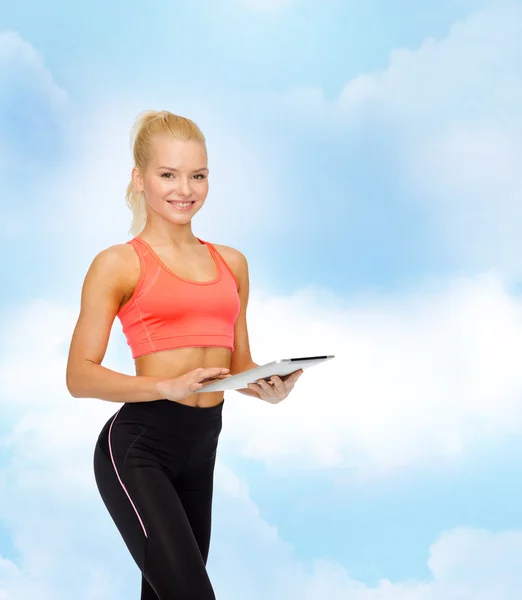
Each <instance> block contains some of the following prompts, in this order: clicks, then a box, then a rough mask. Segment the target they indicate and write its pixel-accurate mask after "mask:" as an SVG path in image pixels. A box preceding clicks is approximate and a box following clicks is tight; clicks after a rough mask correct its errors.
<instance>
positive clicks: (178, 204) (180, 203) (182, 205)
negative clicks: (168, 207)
mask: <svg viewBox="0 0 522 600" xmlns="http://www.w3.org/2000/svg"><path fill="white" fill-rule="evenodd" d="M169 202H170V204H175V205H176V206H181V207H182V208H186V207H187V206H190V205H191V204H192V202H172V201H170V200H169Z"/></svg>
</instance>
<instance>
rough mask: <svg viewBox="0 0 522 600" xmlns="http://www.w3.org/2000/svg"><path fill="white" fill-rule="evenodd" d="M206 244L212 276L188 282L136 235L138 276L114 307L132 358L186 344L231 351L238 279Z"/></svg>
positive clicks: (185, 345) (220, 257)
mask: <svg viewBox="0 0 522 600" xmlns="http://www.w3.org/2000/svg"><path fill="white" fill-rule="evenodd" d="M197 240H198V241H199V242H200V243H201V244H206V246H207V247H208V249H209V251H210V254H211V255H212V258H213V259H214V263H215V265H216V267H217V270H218V272H217V276H216V278H215V279H213V280H211V281H190V280H188V279H184V278H183V277H180V276H179V275H176V274H175V273H174V272H172V271H171V270H170V269H169V268H168V267H167V266H166V265H165V264H164V263H163V262H162V261H161V260H160V258H159V256H158V255H157V254H156V253H155V252H154V250H153V249H152V248H151V246H150V245H149V244H148V243H147V242H146V241H145V240H143V239H141V238H140V237H135V238H133V239H132V240H129V241H128V242H127V243H128V244H131V245H132V246H133V247H134V249H135V250H136V252H137V254H138V257H139V261H140V276H139V279H138V282H137V284H136V288H135V290H134V293H133V294H132V296H131V298H130V300H129V301H128V302H127V303H126V304H125V305H124V306H123V308H122V309H121V310H120V311H119V312H118V315H117V316H118V317H119V319H120V321H121V324H122V328H123V333H124V335H125V337H126V339H127V344H128V345H129V347H130V349H131V351H132V357H133V358H137V357H138V356H142V355H144V354H150V353H152V352H159V351H161V350H170V349H173V348H183V347H187V346H220V347H226V348H230V349H231V350H232V351H234V325H235V322H236V319H237V317H238V315H239V310H240V299H239V294H238V287H239V286H238V282H237V279H236V278H235V276H234V274H233V273H232V271H231V269H230V267H229V266H228V265H227V263H226V262H225V260H224V259H223V257H222V256H221V255H220V254H219V252H218V251H217V250H216V249H215V248H214V246H213V245H212V244H211V243H210V242H204V241H203V240H200V239H199V238H197Z"/></svg>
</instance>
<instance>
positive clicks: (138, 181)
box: [131, 167, 143, 192]
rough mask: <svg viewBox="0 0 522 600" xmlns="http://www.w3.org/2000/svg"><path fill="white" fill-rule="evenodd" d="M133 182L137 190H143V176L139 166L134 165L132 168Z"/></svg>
mask: <svg viewBox="0 0 522 600" xmlns="http://www.w3.org/2000/svg"><path fill="white" fill-rule="evenodd" d="M131 177H132V183H134V187H135V188H136V190H137V191H138V192H143V178H142V176H141V173H140V172H139V170H138V167H133V168H132V174H131Z"/></svg>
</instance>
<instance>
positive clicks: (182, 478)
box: [94, 400, 224, 600]
mask: <svg viewBox="0 0 522 600" xmlns="http://www.w3.org/2000/svg"><path fill="white" fill-rule="evenodd" d="M223 404H224V400H222V401H221V403H220V404H218V405H217V406H212V407H207V408H198V407H194V406H188V405H185V404H181V403H179V402H171V401H170V400H156V401H153V402H132V403H131V402H129V403H126V404H124V405H123V406H122V407H121V408H120V410H118V412H116V414H115V415H113V416H112V417H111V418H110V419H109V420H108V421H107V423H106V424H105V425H104V427H103V429H102V431H101V432H100V435H99V437H98V441H97V443H96V447H95V451H94V474H95V478H96V484H97V486H98V489H99V492H100V494H101V497H102V499H103V502H104V503H105V506H106V507H107V509H108V511H109V513H110V515H111V517H112V519H113V521H114V523H115V524H116V527H117V528H118V530H119V532H120V533H121V535H122V537H123V539H124V541H125V544H126V545H127V548H128V549H129V551H130V553H131V555H132V557H133V558H134V560H135V562H136V564H137V565H138V567H139V568H140V570H141V573H142V578H141V582H142V587H141V600H189V599H190V600H214V599H215V595H214V592H213V589H212V585H211V583H210V580H209V577H208V574H207V570H206V563H207V557H208V551H209V546H210V529H211V513H212V491H213V478H214V463H215V460H216V450H217V445H218V438H219V434H220V431H221V425H222V423H221V416H222V409H223Z"/></svg>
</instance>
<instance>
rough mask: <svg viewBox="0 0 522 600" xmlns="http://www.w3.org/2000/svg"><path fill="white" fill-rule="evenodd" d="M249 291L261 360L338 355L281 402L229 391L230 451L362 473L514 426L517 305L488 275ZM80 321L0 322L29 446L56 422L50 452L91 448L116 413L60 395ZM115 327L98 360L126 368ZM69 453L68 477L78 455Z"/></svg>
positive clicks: (0, 368) (460, 450) (0, 370)
mask: <svg viewBox="0 0 522 600" xmlns="http://www.w3.org/2000/svg"><path fill="white" fill-rule="evenodd" d="M253 287H254V291H253V292H252V294H251V300H250V305H249V332H250V336H251V339H252V340H255V343H254V345H253V347H252V350H253V355H254V358H255V359H256V361H257V362H259V363H262V362H266V361H268V360H272V359H274V357H276V356H281V357H283V356H291V355H295V354H299V355H307V354H318V353H333V354H335V355H336V358H335V359H334V360H332V361H330V362H329V363H325V364H323V365H319V366H316V367H313V368H311V369H309V370H306V371H305V373H304V374H303V376H302V377H301V379H300V380H299V381H298V382H297V385H296V387H295V389H294V390H293V392H292V394H291V395H290V397H289V398H288V399H287V400H286V401H285V402H283V403H281V404H279V405H276V406H273V405H270V404H267V403H265V402H260V401H257V400H255V399H252V398H250V397H247V396H243V395H240V394H238V393H236V392H229V393H227V395H226V398H227V402H226V408H225V411H226V435H225V436H224V445H225V448H226V451H227V452H231V453H240V454H243V455H245V456H248V457H251V458H255V459H258V460H261V461H264V462H266V463H267V464H268V465H270V466H271V467H273V468H279V469H286V468H290V469H293V468H310V467H350V469H351V470H353V472H355V473H360V474H361V476H362V473H366V474H368V473H372V472H375V473H377V472H379V471H382V470H389V469H394V468H398V467H406V466H413V465H418V464H426V463H430V462H432V461H440V460H447V459H450V460H454V459H455V458H458V457H460V456H466V455H468V454H469V453H470V452H472V451H473V449H474V447H475V446H476V445H478V444H483V443H495V441H496V440H498V439H499V438H500V437H502V436H503V435H506V434H512V433H519V432H520V431H521V430H522V406H521V403H520V397H521V392H522V376H521V374H520V368H519V361H518V357H519V356H520V355H521V353H522V307H521V305H520V302H519V301H517V300H516V299H514V298H513V297H511V296H510V295H509V293H508V292H507V291H506V290H505V289H504V288H503V287H502V284H501V283H500V281H499V279H498V278H497V277H496V276H495V275H494V274H493V273H492V274H489V275H485V276H483V277H480V278H476V279H466V278H462V279H458V280H455V281H453V282H451V283H450V284H447V285H443V284H442V283H436V284H435V283H426V284H425V286H424V288H423V289H419V290H417V291H409V292H403V293H397V294H395V295H391V296H389V297H388V298H382V297H379V298H377V297H372V296H370V295H360V296H359V297H357V298H353V299H351V300H344V301H343V300H342V299H339V298H336V297H335V296H334V295H333V294H330V293H328V292H326V291H324V290H318V289H314V288H309V289H303V290H301V291H298V292H296V293H295V294H293V295H292V296H290V297H270V296H268V295H267V294H265V293H262V292H259V291H256V287H255V286H253ZM76 316H77V314H76V310H70V309H68V308H65V307H58V306H55V305H53V304H50V303H46V302H43V301H39V302H34V303H32V304H30V305H28V306H25V307H24V308H22V309H20V310H18V311H16V314H14V315H12V316H11V317H9V319H8V320H7V321H6V323H5V324H4V326H3V331H4V335H5V336H6V338H7V339H10V340H11V350H10V354H9V355H7V356H5V357H4V359H3V360H2V363H1V365H0V376H1V381H2V389H3V390H5V392H4V393H5V401H7V402H8V405H7V406H6V409H7V408H9V407H11V408H13V407H17V410H20V411H22V412H21V417H20V420H19V421H18V422H17V424H16V426H14V428H13V431H12V433H11V436H12V438H13V439H16V437H17V436H22V437H25V436H27V435H29V433H31V435H30V436H29V438H28V439H27V443H26V444H25V445H24V446H23V447H24V448H25V450H24V451H27V452H29V453H33V452H34V453H35V454H36V450H37V449H38V448H39V447H41V446H42V445H44V444H43V440H41V439H39V436H40V435H44V436H46V435H51V432H52V431H53V429H56V428H57V427H58V426H59V427H58V429H57V430H56V431H55V433H54V440H55V442H56V445H55V443H54V442H53V443H52V444H51V445H49V444H45V446H46V452H47V453H51V452H58V453H59V452H60V448H61V443H65V441H66V439H67V437H70V436H71V435H74V436H75V437H76V439H77V441H78V442H80V441H81V442H82V443H87V441H88V439H90V438H91V439H92V436H93V435H94V432H95V430H96V428H97V426H98V425H99V422H100V418H101V416H102V415H104V416H105V415H107V417H108V414H107V410H109V409H111V410H112V409H113V407H112V406H110V407H109V408H108V407H107V403H102V402H96V401H86V400H81V401H79V400H75V401H71V400H70V399H69V398H68V397H67V393H66V391H65V379H64V370H65V360H66V351H67V347H68V342H69V339H70V335H71V333H72V329H73V325H74V320H75V318H76ZM303 323H306V326H305V327H303ZM113 331H114V333H113V337H112V340H111V343H110V345H109V351H108V354H107V357H106V361H105V363H104V364H107V365H108V366H109V367H110V368H115V369H116V370H120V371H124V372H131V361H130V360H127V361H126V363H125V364H123V363H122V359H121V358H119V357H120V356H124V350H126V347H125V344H124V340H123V336H122V334H121V332H120V327H119V323H118V321H116V322H115V325H114V330H113ZM27 339H31V344H30V346H27V344H26V340H27ZM274 348H276V350H274ZM120 351H121V352H120ZM27 364H31V377H27ZM20 381H24V386H23V388H20ZM42 389H45V390H48V391H50V390H52V391H53V392H55V393H54V395H53V397H52V405H49V404H48V402H42V400H41V398H40V395H41V393H42V391H41V390H42ZM79 423H83V426H82V427H81V432H80V434H76V433H74V431H75V429H76V428H78V426H79ZM78 436H80V437H78ZM268 440H270V441H268ZM70 458H71V467H70V469H71V472H72V471H73V469H74V466H73V465H74V460H76V458H77V457H76V456H75V455H74V454H73V455H71V456H70ZM60 464H62V466H63V465H64V464H66V463H60Z"/></svg>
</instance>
